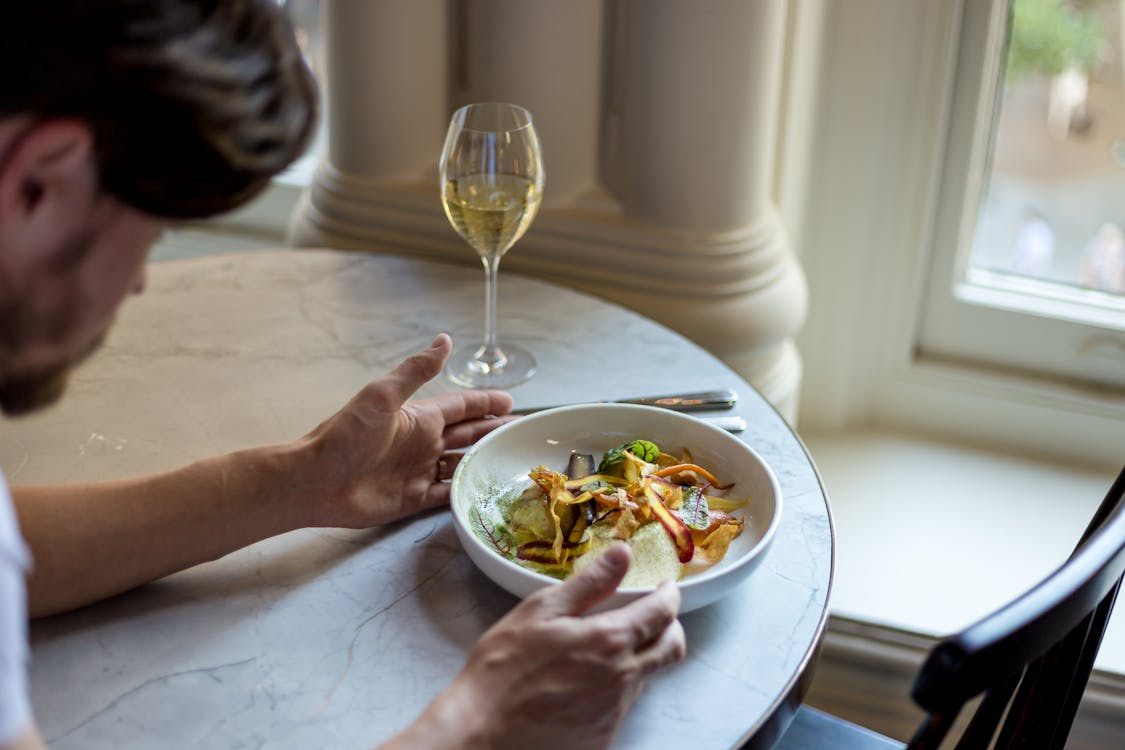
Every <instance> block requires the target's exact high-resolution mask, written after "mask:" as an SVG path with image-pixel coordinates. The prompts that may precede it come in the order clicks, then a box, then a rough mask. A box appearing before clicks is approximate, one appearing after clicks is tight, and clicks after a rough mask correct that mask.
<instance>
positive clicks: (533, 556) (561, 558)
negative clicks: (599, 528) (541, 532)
mask: <svg viewBox="0 0 1125 750" xmlns="http://www.w3.org/2000/svg"><path fill="white" fill-rule="evenodd" d="M592 540H593V537H591V536H590V535H589V534H587V535H586V536H585V537H583V538H582V539H581V540H579V541H577V542H563V543H562V545H561V547H560V549H559V551H558V552H556V551H555V549H554V546H553V545H552V544H551V543H550V542H545V541H541V540H536V541H533V542H528V543H527V544H521V545H520V548H519V551H518V552H517V553H516V555H517V557H519V559H521V560H529V561H531V562H537V563H541V564H543V565H559V564H561V563H565V562H566V561H567V560H571V559H573V558H575V557H578V556H579V555H583V554H585V553H586V552H588V551H589V549H590V544H591V542H592Z"/></svg>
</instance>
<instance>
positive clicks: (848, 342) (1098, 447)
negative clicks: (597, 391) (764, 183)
mask: <svg viewBox="0 0 1125 750" xmlns="http://www.w3.org/2000/svg"><path fill="white" fill-rule="evenodd" d="M1001 4H1002V3H1001V2H1000V0H995V1H994V2H989V3H979V2H978V3H974V2H966V1H965V0H959V1H958V2H943V3H931V2H928V0H911V1H910V2H899V1H897V0H850V2H849V3H846V4H838V3H815V4H814V7H815V11H816V12H811V11H810V10H809V8H808V7H807V6H806V7H805V8H803V9H799V10H797V11H795V12H792V15H791V21H792V23H791V25H790V40H789V43H790V50H791V55H792V59H791V60H790V64H789V81H788V87H789V90H790V92H791V93H790V97H789V101H788V106H787V107H786V110H785V112H784V113H783V118H784V119H785V122H784V123H783V127H782V128H781V130H782V132H787V131H793V132H801V131H802V128H803V129H805V130H807V132H809V134H810V137H809V141H808V148H807V149H805V150H804V151H800V152H799V153H796V152H798V151H799V150H798V149H794V148H792V147H789V148H781V149H779V152H780V154H781V160H780V164H779V169H781V170H782V171H783V172H785V174H786V178H785V183H786V184H787V185H789V187H788V188H787V190H786V191H785V193H784V194H780V195H779V201H781V203H782V205H781V209H782V212H783V214H784V215H785V216H786V219H787V223H788V224H789V226H790V227H791V228H792V229H793V233H794V238H795V245H796V246H797V248H798V250H799V252H800V254H801V257H802V260H803V263H804V267H805V270H806V275H807V277H808V281H809V289H810V311H809V319H808V321H807V323H806V326H805V329H804V331H803V332H802V334H801V336H800V337H799V339H798V345H799V347H800V349H801V352H802V355H803V356H804V358H805V378H804V384H803V387H802V393H801V407H800V408H801V411H800V420H799V427H800V428H801V429H810V430H818V431H823V430H830V431H838V430H848V429H854V428H857V427H863V426H872V425H881V426H888V427H893V428H898V429H906V430H910V431H913V432H921V433H925V434H929V435H938V436H944V437H947V438H951V439H955V440H958V441H969V442H972V443H975V444H981V445H985V444H987V445H992V446H1003V447H1005V448H1007V449H1014V450H1019V451H1022V452H1031V453H1035V454H1041V455H1048V456H1051V457H1054V458H1056V459H1058V460H1060V461H1067V462H1078V463H1081V464H1084V465H1096V466H1119V465H1120V461H1121V459H1122V451H1121V447H1120V446H1121V443H1122V441H1121V437H1122V435H1123V434H1125V397H1123V396H1122V394H1121V393H1120V392H1118V391H1115V390H1113V389H1101V390H1099V389H1091V388H1087V387H1083V386H1080V385H1078V384H1077V383H1075V382H1073V381H1071V380H1068V379H1065V378H1059V377H1057V376H1044V375H1041V374H1032V373H1030V372H1029V371H1028V370H1027V368H1026V367H1020V366H1007V365H998V364H996V363H995V362H992V363H990V362H982V361H972V360H971V359H970V358H967V357H957V356H949V355H948V354H935V353H934V352H932V351H927V350H925V349H924V348H922V347H921V346H920V343H919V341H920V339H919V334H920V331H921V320H922V315H923V311H924V310H925V304H926V293H927V290H928V288H929V283H928V281H929V276H930V275H931V274H933V273H935V272H937V273H941V272H942V270H943V268H944V269H950V270H949V272H950V273H951V269H952V267H953V266H952V265H951V258H950V255H949V254H950V253H952V252H954V249H955V247H956V246H955V245H953V244H950V238H958V237H960V235H961V232H962V231H963V226H964V221H965V205H964V203H965V201H964V190H965V187H964V186H965V185H966V184H967V183H966V180H967V179H968V178H969V172H968V171H967V167H969V166H970V165H971V164H972V160H973V159H974V158H975V159H977V160H979V159H980V158H981V157H980V153H979V150H980V148H981V147H982V145H987V144H982V143H981V142H980V139H979V133H977V127H976V126H977V120H978V118H977V115H978V114H979V107H980V106H981V104H980V102H981V92H980V91H979V89H978V90H976V91H970V90H967V89H966V87H965V85H964V74H965V71H966V70H969V69H970V68H971V66H972V65H973V64H974V60H973V58H974V55H975V56H976V58H977V62H976V63H975V64H976V65H977V66H978V70H979V65H980V62H979V61H980V59H981V57H980V56H981V55H982V54H984V52H985V49H986V47H985V42H986V41H987V35H986V34H985V33H984V31H986V29H982V28H981V25H980V23H979V17H978V15H975V13H979V12H980V6H986V8H985V9H986V10H987V11H988V12H989V13H990V14H995V13H998V12H1001V11H1002V8H1000V7H998V6H999V5H1001ZM845 5H846V8H845V7H843V6H845ZM973 5H976V6H977V8H976V9H975V11H974V9H973V8H972V7H971V6H973ZM811 40H815V41H816V43H810V41H811ZM810 71H811V72H810ZM959 72H960V73H961V74H962V79H961V81H960V84H961V85H960V86H959V85H958V84H959V81H958V73H959ZM978 78H979V76H978ZM959 96H960V97H965V96H970V97H973V102H974V104H973V106H965V100H964V99H962V100H960V101H958V97H959ZM783 145H789V144H783ZM974 149H975V150H974ZM974 155H975V156H974ZM958 170H959V171H960V174H958ZM795 172H796V173H798V174H800V175H801V176H802V179H801V180H800V182H801V184H802V185H803V186H804V190H802V191H794V190H793V189H792V187H791V185H792V182H793V180H794V179H795V178H794V177H793V174H794V173H795ZM958 184H959V185H961V188H960V192H958V191H957V188H956V186H957V185H958ZM794 194H799V196H800V197H799V200H794V199H793V198H792V196H793V195H794ZM943 264H946V265H943ZM947 278H948V277H947ZM873 290H874V291H877V293H872V291H873Z"/></svg>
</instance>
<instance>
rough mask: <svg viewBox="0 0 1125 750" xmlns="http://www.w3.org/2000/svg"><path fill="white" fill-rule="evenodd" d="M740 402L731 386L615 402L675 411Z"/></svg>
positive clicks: (723, 405) (730, 407) (729, 406)
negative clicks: (714, 389)
mask: <svg viewBox="0 0 1125 750" xmlns="http://www.w3.org/2000/svg"><path fill="white" fill-rule="evenodd" d="M737 402H738V394H737V393H735V392H734V391H733V390H731V389H729V388H725V389H722V390H718V391H700V392H699V393H679V394H676V395H672V396H649V397H645V398H623V399H621V400H619V401H616V402H615V403H618V404H640V405H642V406H659V407H662V408H664V409H671V410H673V411H705V410H708V409H732V408H734V405H735V403H737Z"/></svg>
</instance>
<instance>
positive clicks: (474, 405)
mask: <svg viewBox="0 0 1125 750" xmlns="http://www.w3.org/2000/svg"><path fill="white" fill-rule="evenodd" d="M425 401H426V403H429V404H431V405H433V406H435V407H437V409H438V411H440V412H441V417H442V419H443V420H445V423H446V424H457V423H458V422H464V421H466V420H470V419H480V418H481V417H486V416H496V417H499V416H503V415H505V414H507V413H508V412H510V411H511V410H512V397H511V395H509V394H508V393H507V392H505V391H473V390H468V391H457V392H455V393H442V394H440V395H438V396H433V397H431V398H428V399H426V400H425ZM418 403H422V402H421V401H419V402H418Z"/></svg>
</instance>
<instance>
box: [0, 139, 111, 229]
mask: <svg viewBox="0 0 1125 750" xmlns="http://www.w3.org/2000/svg"><path fill="white" fill-rule="evenodd" d="M96 191H97V178H96V174H95V167H94V160H93V135H92V134H91V132H90V129H89V127H88V126H86V125H85V124H84V123H82V122H79V121H77V120H48V121H45V122H40V123H36V124H34V125H31V126H29V127H28V129H27V130H25V131H24V132H23V133H22V134H20V136H19V137H17V138H16V139H15V140H14V141H13V142H12V144H11V145H10V147H9V148H8V151H7V153H6V154H4V158H3V160H2V161H0V225H2V226H5V227H7V228H9V229H12V228H14V226H18V225H28V224H31V225H35V224H39V225H40V227H41V228H46V227H49V226H51V225H52V224H53V223H54V222H56V221H62V222H64V223H66V219H67V218H73V217H74V215H75V214H76V213H77V214H78V215H81V214H82V213H83V212H82V211H81V210H79V209H81V208H82V207H83V206H85V205H88V204H89V201H90V199H91V198H92V197H93V195H94V194H95V193H96ZM44 222H45V224H44Z"/></svg>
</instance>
